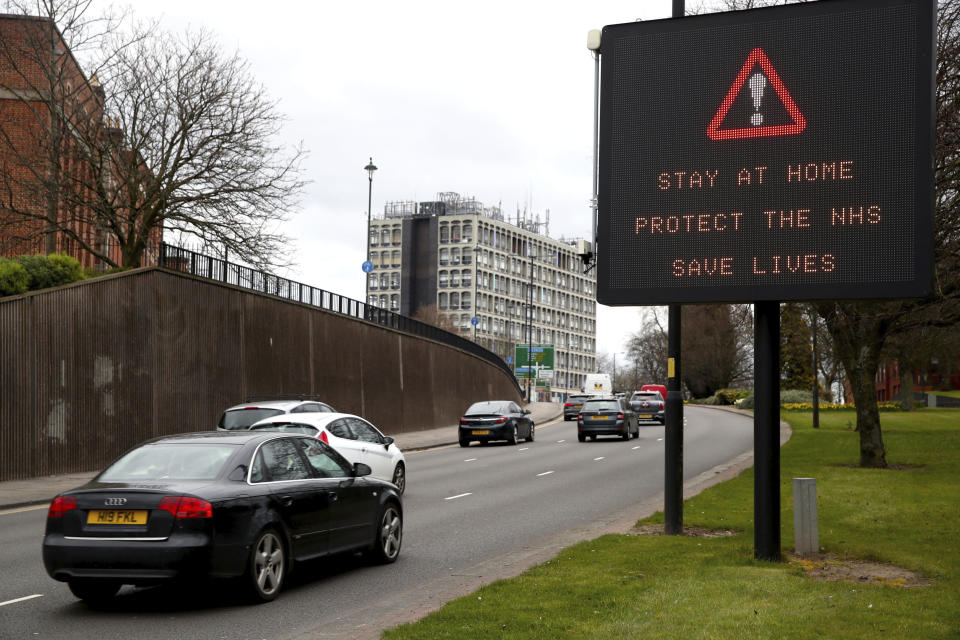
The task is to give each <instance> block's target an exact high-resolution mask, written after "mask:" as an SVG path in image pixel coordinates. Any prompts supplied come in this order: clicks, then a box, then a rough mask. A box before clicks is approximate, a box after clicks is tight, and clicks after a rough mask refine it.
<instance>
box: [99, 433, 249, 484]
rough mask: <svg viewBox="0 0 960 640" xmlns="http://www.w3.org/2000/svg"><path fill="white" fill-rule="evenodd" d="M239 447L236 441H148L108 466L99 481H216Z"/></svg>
mask: <svg viewBox="0 0 960 640" xmlns="http://www.w3.org/2000/svg"><path fill="white" fill-rule="evenodd" d="M236 448H237V445H234V444H207V443H183V442H177V443H154V444H148V445H144V446H142V447H138V448H136V449H134V450H133V451H131V452H129V453H127V454H126V455H125V456H123V457H122V458H120V459H119V460H117V461H116V462H114V463H113V464H112V465H110V466H109V467H107V468H106V469H105V470H104V471H103V473H101V474H100V476H99V478H98V480H99V481H100V482H142V481H157V480H213V479H214V478H216V477H217V475H218V474H219V473H220V470H221V469H222V468H223V465H224V464H225V463H226V461H227V459H228V458H229V457H230V455H231V454H232V453H233V452H234V451H236Z"/></svg>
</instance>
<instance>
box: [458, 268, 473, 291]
mask: <svg viewBox="0 0 960 640" xmlns="http://www.w3.org/2000/svg"><path fill="white" fill-rule="evenodd" d="M471 281H472V278H471V277H470V269H464V270H463V271H461V272H460V282H462V283H463V286H464V287H469V286H471V285H472V282H471Z"/></svg>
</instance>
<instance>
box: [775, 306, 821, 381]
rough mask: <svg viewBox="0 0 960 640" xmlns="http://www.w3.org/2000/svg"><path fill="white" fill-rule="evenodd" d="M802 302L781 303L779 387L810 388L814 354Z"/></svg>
mask: <svg viewBox="0 0 960 640" xmlns="http://www.w3.org/2000/svg"><path fill="white" fill-rule="evenodd" d="M803 311H804V309H803V305H801V304H799V303H796V302H788V303H786V304H784V305H783V306H781V307H780V388H781V389H811V388H812V387H813V357H812V355H811V347H812V344H811V341H810V339H811V332H810V327H809V326H807V323H806V320H805V318H804V313H803Z"/></svg>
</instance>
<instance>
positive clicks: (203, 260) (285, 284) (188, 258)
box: [159, 243, 520, 389]
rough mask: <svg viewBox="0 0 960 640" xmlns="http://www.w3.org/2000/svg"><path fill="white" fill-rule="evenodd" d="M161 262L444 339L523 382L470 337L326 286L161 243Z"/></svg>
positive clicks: (176, 267)
mask: <svg viewBox="0 0 960 640" xmlns="http://www.w3.org/2000/svg"><path fill="white" fill-rule="evenodd" d="M159 265H160V266H161V267H165V268H167V269H173V270H175V271H181V272H184V273H189V274H191V275H194V276H199V277H201V278H207V279H210V280H217V281H219V282H223V283H226V284H231V285H235V286H238V287H241V288H243V289H249V290H251V291H257V292H259V293H263V294H266V295H270V296H276V297H278V298H283V299H285V300H292V301H294V302H299V303H301V304H306V305H310V306H312V307H317V308H319V309H323V310H325V311H332V312H334V313H339V314H342V315H346V316H351V317H354V318H357V319H359V320H366V321H367V322H373V323H375V324H378V325H381V326H384V327H390V328H391V329H396V330H398V331H403V332H404V333H409V334H412V335H416V336H420V337H423V338H428V339H430V340H436V341H437V342H442V343H444V344H447V345H449V346H451V347H456V348H457V349H461V350H463V351H466V352H468V353H471V354H473V355H475V356H478V357H480V358H483V359H484V360H487V361H488V362H490V363H491V364H493V365H495V366H497V367H499V368H501V369H502V370H503V371H504V372H506V373H508V374H509V375H510V377H511V378H513V379H514V382H515V383H516V384H517V388H518V389H519V388H520V383H519V382H517V381H516V378H515V377H514V374H513V369H511V368H510V366H509V365H507V363H505V362H504V361H503V359H501V358H500V357H499V356H498V355H497V354H495V353H493V352H492V351H489V350H487V349H485V348H483V347H481V346H480V345H478V344H477V343H475V342H473V341H471V340H467V339H466V338H463V337H461V336H458V335H456V334H454V333H451V332H449V331H445V330H443V329H440V328H439V327H435V326H433V325H430V324H427V323H425V322H420V321H418V320H414V319H413V318H409V317H407V316H403V315H400V314H399V313H394V312H392V311H389V310H387V309H382V308H380V307H377V306H374V305H371V304H367V303H365V302H361V301H359V300H354V299H353V298H348V297H347V296H342V295H340V294H337V293H332V292H330V291H324V290H323V289H319V288H317V287H313V286H310V285H307V284H303V283H301V282H296V281H293V280H288V279H287V278H282V277H280V276H277V275H273V274H270V273H265V272H263V271H260V270H259V269H254V268H252V267H246V266H243V265H240V264H236V263H233V262H229V261H227V260H224V259H222V258H215V257H213V256H208V255H205V254H202V253H197V252H195V251H191V250H189V249H184V248H182V247H177V246H174V245H170V244H167V243H163V244H161V245H160V259H159Z"/></svg>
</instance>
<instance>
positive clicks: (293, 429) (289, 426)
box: [250, 422, 320, 436]
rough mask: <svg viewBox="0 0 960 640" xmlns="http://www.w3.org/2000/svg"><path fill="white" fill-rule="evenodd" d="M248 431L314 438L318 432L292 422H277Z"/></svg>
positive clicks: (308, 426) (311, 427)
mask: <svg viewBox="0 0 960 640" xmlns="http://www.w3.org/2000/svg"><path fill="white" fill-rule="evenodd" d="M250 431H280V432H281V433H302V434H303V435H305V436H315V435H317V434H318V433H320V430H319V429H317V428H316V427H313V426H311V425H309V424H295V423H293V422H279V423H276V422H275V423H270V424H258V425H256V426H253V427H250Z"/></svg>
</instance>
